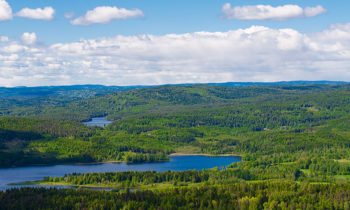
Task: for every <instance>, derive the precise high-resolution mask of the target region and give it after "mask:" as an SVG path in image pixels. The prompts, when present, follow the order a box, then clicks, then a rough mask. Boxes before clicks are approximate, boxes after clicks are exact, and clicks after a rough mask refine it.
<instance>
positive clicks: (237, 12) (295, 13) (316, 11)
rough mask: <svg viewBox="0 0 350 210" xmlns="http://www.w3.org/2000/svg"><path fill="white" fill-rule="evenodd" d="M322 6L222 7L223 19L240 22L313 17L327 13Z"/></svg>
mask: <svg viewBox="0 0 350 210" xmlns="http://www.w3.org/2000/svg"><path fill="white" fill-rule="evenodd" d="M326 11H327V10H326V9H324V8H323V7H322V6H321V5H318V6H316V7H306V8H304V9H303V8H301V7H300V6H298V5H283V6H277V7H273V6H270V5H249V6H242V7H240V6H236V7H232V6H231V4H230V3H226V4H224V5H223V6H222V17H223V18H225V19H239V20H287V19H290V18H303V17H313V16H317V15H320V14H322V13H325V12H326Z"/></svg>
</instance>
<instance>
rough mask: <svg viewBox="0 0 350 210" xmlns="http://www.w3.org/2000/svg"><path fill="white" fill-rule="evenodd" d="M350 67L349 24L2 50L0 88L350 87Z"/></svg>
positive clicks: (2, 46)
mask: <svg viewBox="0 0 350 210" xmlns="http://www.w3.org/2000/svg"><path fill="white" fill-rule="evenodd" d="M28 37H33V36H32V35H28ZM349 66H350V23H349V24H338V25H332V26H331V27H330V28H329V29H328V30H325V31H321V32H317V33H312V34H304V33H300V32H298V31H296V30H293V29H271V28H267V27H263V26H252V27H250V28H247V29H238V30H233V31H227V32H205V31H203V32H196V33H187V34H167V35H163V36H154V35H139V36H116V37H111V38H100V39H90V40H80V41H77V42H71V43H56V44H53V45H51V46H44V45H35V44H34V45H25V44H21V42H16V41H11V40H10V41H9V42H2V43H0V86H18V85H27V86H37V85H70V84H105V85H135V84H165V83H197V82H226V81H281V80H343V81H344V80H345V81H350V70H349Z"/></svg>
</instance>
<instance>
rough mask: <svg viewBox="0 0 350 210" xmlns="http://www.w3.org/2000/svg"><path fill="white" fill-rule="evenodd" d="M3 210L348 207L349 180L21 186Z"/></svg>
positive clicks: (2, 198)
mask: <svg viewBox="0 0 350 210" xmlns="http://www.w3.org/2000/svg"><path fill="white" fill-rule="evenodd" d="M0 203H1V208H2V209H349V206H350V185H349V184H309V183H302V184H299V183H295V182H257V183H237V184H229V185H212V186H202V187H187V186H183V187H173V188H166V189H159V190H143V191H135V192H130V191H126V192H113V191H112V192H108V191H91V190H67V189H66V190H57V189H43V188H39V189H35V188H22V189H13V190H10V191H6V192H0Z"/></svg>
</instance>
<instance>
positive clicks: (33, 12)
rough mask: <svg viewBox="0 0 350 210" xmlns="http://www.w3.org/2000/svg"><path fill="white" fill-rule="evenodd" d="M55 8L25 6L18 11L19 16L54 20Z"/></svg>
mask: <svg viewBox="0 0 350 210" xmlns="http://www.w3.org/2000/svg"><path fill="white" fill-rule="evenodd" d="M54 14H55V10H54V9H53V8H52V7H45V8H44V9H41V8H36V9H30V8H23V9H21V10H20V11H19V12H17V13H16V15H17V16H19V17H24V18H30V19H37V20H52V19H53V18H54Z"/></svg>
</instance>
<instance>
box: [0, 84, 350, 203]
mask: <svg viewBox="0 0 350 210" xmlns="http://www.w3.org/2000/svg"><path fill="white" fill-rule="evenodd" d="M232 86H233V85H232ZM76 91H78V93H79V91H80V90H75V91H73V92H74V94H72V95H69V94H68V95H64V97H62V94H61V93H60V92H59V93H60V94H57V92H55V93H54V94H51V95H37V96H33V97H31V98H21V97H20V96H18V95H17V97H15V95H16V94H15V93H13V94H14V96H11V98H7V99H6V100H1V101H0V167H3V168H6V167H17V166H27V165H37V164H48V165H50V164H59V163H82V162H85V163H87V162H105V161H125V162H129V163H132V162H157V161H167V160H168V159H169V155H170V154H172V153H185V154H211V155H239V156H241V157H242V161H241V162H238V163H233V164H231V165H229V166H227V167H226V168H225V169H219V168H214V169H209V170H203V171H184V172H175V171H167V172H159V173H157V172H154V171H146V172H116V173H112V172H111V173H89V174H67V175H65V176H63V177H45V179H44V180H39V181H36V182H34V183H32V184H44V185H70V186H76V187H80V188H81V187H106V188H111V189H113V190H112V192H104V191H102V192H100V191H93V190H84V189H79V190H71V189H66V190H57V189H31V188H28V189H26V188H24V189H18V190H9V191H6V192H0V203H5V204H6V207H5V208H6V209H9V208H20V207H21V205H22V206H28V208H30V207H29V206H30V205H33V208H34V205H35V203H34V202H32V201H31V199H28V198H30V197H33V198H34V197H37V198H38V202H37V203H36V205H39V206H40V205H41V208H50V207H52V206H55V205H58V206H57V208H58V207H59V208H61V209H62V208H97V209H102V208H129V209H137V208H141V209H148V208H150V209H152V208H156V207H160V209H172V208H181V207H183V208H189V207H190V206H191V207H193V208H197V209H215V208H216V209H226V208H232V209H237V208H239V209H262V208H266V209H349V205H350V203H349V201H350V198H349V196H350V195H349V194H350V85H349V84H296V85H295V84H293V85H288V84H287V85H285V84H277V85H252V86H244V85H242V87H230V86H229V85H223V86H220V85H176V86H174V85H168V86H156V87H134V88H130V89H117V90H116V89H114V90H113V91H112V90H108V91H107V90H103V91H102V92H98V91H97V92H98V93H96V92H94V93H91V92H89V94H88V95H85V96H83V95H81V94H78V93H77V92H76ZM84 91H85V93H86V90H85V89H84ZM89 91H91V90H89ZM90 93H91V94H90ZM6 94H9V93H8V92H6ZM0 96H1V92H0ZM76 96H79V97H76ZM38 101H46V102H45V103H41V102H40V104H41V105H40V106H38V103H39V102H38ZM13 104H15V105H13ZM23 104H25V105H23ZM98 116H105V117H106V118H107V119H109V120H112V121H113V123H112V124H110V125H108V126H106V127H104V128H102V127H88V126H85V125H83V124H82V123H81V122H83V121H87V120H89V119H91V118H92V117H98ZM179 193H181V194H179ZM88 197H89V198H91V199H87V198H88ZM153 197H154V198H153ZM16 198H18V199H19V202H17V203H13V202H12V203H11V201H12V200H13V199H16ZM62 200H66V202H64V204H63V203H62V202H60V201H62ZM64 205H66V206H64Z"/></svg>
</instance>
